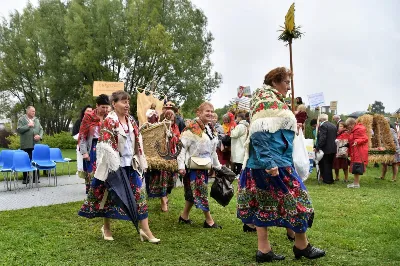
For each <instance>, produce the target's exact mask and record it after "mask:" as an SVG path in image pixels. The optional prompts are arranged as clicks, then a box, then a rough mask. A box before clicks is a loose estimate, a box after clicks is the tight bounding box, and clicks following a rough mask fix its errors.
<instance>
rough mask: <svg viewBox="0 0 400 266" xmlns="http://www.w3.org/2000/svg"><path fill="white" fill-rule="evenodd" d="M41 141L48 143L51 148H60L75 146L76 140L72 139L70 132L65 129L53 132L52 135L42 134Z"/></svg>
mask: <svg viewBox="0 0 400 266" xmlns="http://www.w3.org/2000/svg"><path fill="white" fill-rule="evenodd" d="M42 143H43V144H46V145H49V146H50V147H51V148H60V149H75V148H76V140H74V138H73V137H72V136H71V133H69V132H65V131H62V132H60V133H57V134H54V135H53V136H49V135H44V136H43V140H42Z"/></svg>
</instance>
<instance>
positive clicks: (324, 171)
mask: <svg viewBox="0 0 400 266" xmlns="http://www.w3.org/2000/svg"><path fill="white" fill-rule="evenodd" d="M335 155H336V154H335V153H332V154H324V157H322V160H321V161H320V162H319V163H318V165H319V171H320V175H321V176H322V181H323V182H324V183H327V184H332V183H333V182H334V181H333V174H332V169H333V159H334V158H335Z"/></svg>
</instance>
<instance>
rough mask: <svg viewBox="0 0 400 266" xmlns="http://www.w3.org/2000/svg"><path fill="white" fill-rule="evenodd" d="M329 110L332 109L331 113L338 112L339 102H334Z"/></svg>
mask: <svg viewBox="0 0 400 266" xmlns="http://www.w3.org/2000/svg"><path fill="white" fill-rule="evenodd" d="M329 108H330V109H331V111H336V110H337V101H332V102H331V105H330V107H329Z"/></svg>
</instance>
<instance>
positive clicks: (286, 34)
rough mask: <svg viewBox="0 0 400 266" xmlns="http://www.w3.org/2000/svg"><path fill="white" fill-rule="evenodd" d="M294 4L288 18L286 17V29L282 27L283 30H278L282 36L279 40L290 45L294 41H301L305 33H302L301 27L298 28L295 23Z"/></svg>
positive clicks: (287, 15)
mask: <svg viewBox="0 0 400 266" xmlns="http://www.w3.org/2000/svg"><path fill="white" fill-rule="evenodd" d="M294 11H295V9H294V3H293V4H292V5H291V6H290V8H289V10H288V12H287V14H286V16H285V27H283V26H280V27H281V29H280V30H278V31H279V32H281V34H280V35H279V37H278V40H280V41H283V42H285V43H286V45H288V44H292V41H293V40H294V39H300V38H301V37H302V36H303V35H304V33H303V32H301V31H300V29H301V26H296V24H295V23H294Z"/></svg>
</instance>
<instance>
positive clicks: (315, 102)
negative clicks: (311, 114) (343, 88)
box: [307, 92, 325, 108]
mask: <svg viewBox="0 0 400 266" xmlns="http://www.w3.org/2000/svg"><path fill="white" fill-rule="evenodd" d="M307 96H308V102H309V103H310V107H311V108H315V107H320V106H322V105H324V104H325V99H324V93H323V92H319V93H315V94H311V95H307Z"/></svg>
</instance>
